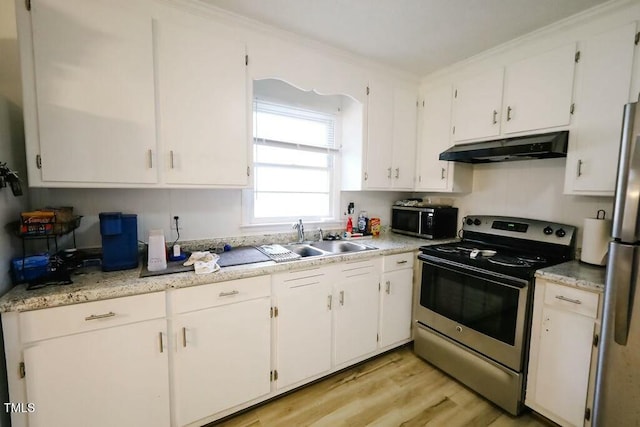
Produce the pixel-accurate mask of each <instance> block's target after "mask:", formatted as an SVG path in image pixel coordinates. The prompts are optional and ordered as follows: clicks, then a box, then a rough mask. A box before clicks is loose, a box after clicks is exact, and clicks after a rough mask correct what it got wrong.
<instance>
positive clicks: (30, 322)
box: [11, 293, 170, 427]
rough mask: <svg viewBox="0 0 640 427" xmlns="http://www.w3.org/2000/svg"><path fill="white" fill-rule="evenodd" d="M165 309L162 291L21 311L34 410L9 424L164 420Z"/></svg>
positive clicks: (142, 423) (110, 423)
mask: <svg viewBox="0 0 640 427" xmlns="http://www.w3.org/2000/svg"><path fill="white" fill-rule="evenodd" d="M165 315H166V312H165V299H164V293H155V294H148V295H141V296H135V297H126V298H117V299H113V300H105V301H98V302H92V303H86V304H78V305H71V306H65V307H57V308H50V309H44V310H36V311H30V312H25V313H21V314H20V315H19V328H20V333H21V335H22V341H23V343H24V344H23V345H24V349H23V357H24V359H23V360H24V371H25V373H26V375H25V377H24V381H25V383H26V384H25V386H26V396H25V398H26V400H25V402H29V403H32V404H33V405H34V406H33V409H34V411H33V412H31V413H28V415H27V418H28V421H27V420H25V419H18V418H15V419H14V420H13V425H15V426H17V425H27V424H28V425H29V426H32V427H33V426H69V427H73V426H79V427H82V426H89V425H90V426H105V427H109V426H149V427H156V426H169V422H170V417H169V375H168V360H167V354H168V347H167V341H166V327H167V323H166V320H165ZM11 399H12V401H14V402H20V401H23V400H22V399H20V398H18V397H17V396H14V395H13V394H12V396H11Z"/></svg>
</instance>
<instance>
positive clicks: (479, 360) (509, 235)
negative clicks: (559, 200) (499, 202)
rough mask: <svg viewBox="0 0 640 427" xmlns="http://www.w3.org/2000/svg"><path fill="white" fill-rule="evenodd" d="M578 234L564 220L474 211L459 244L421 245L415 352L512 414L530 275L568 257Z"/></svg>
mask: <svg viewBox="0 0 640 427" xmlns="http://www.w3.org/2000/svg"><path fill="white" fill-rule="evenodd" d="M575 234H576V229H575V227H573V226H571V225H566V224H556V223H551V222H547V221H538V220H531V219H525V218H512V217H500V216H480V215H472V216H468V217H466V218H465V219H464V221H463V229H462V241H460V242H456V243H447V244H442V245H433V246H423V247H421V248H420V251H421V254H420V255H418V258H419V260H420V261H421V264H422V281H421V285H420V293H419V295H420V296H419V298H418V300H417V301H416V311H415V312H416V324H417V328H416V335H415V345H414V348H415V352H416V353H417V354H418V355H419V356H420V357H422V358H424V359H425V360H427V361H429V362H430V363H432V364H434V365H435V366H437V367H438V368H440V369H442V370H443V371H445V372H447V373H448V374H450V375H451V376H453V377H455V378H456V379H458V380H459V381H460V382H462V383H464V384H466V385H467V386H468V387H470V388H472V389H473V390H475V391H477V392H478V393H480V394H481V395H483V396H485V397H486V398H487V399H489V400H491V401H493V402H494V403H496V404H497V405H498V406H501V407H502V408H504V409H505V410H506V411H508V412H510V413H512V414H514V415H517V414H518V413H519V412H520V410H521V409H522V407H523V402H524V385H525V379H526V366H527V358H528V353H529V333H530V323H531V306H532V303H533V284H534V274H535V271H536V270H538V269H540V268H543V267H547V266H550V265H554V264H558V263H561V262H564V261H567V260H570V259H572V258H573V252H574V247H575V244H574V241H575Z"/></svg>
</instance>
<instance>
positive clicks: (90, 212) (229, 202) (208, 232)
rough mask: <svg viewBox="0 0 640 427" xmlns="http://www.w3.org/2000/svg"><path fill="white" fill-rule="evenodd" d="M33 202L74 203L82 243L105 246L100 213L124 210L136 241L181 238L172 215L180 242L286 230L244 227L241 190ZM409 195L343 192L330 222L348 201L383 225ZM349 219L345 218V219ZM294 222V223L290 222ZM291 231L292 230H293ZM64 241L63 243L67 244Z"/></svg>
mask: <svg viewBox="0 0 640 427" xmlns="http://www.w3.org/2000/svg"><path fill="white" fill-rule="evenodd" d="M29 194H30V198H31V206H32V207H34V208H35V207H42V206H73V207H74V212H75V213H77V214H78V215H83V218H82V223H81V225H80V228H79V229H78V230H77V232H76V242H77V245H78V247H96V246H100V245H101V238H100V224H99V219H98V214H99V213H100V212H114V211H116V212H118V211H119V212H125V213H135V214H137V215H138V239H140V240H143V241H146V239H147V234H148V230H150V229H155V228H160V229H163V230H164V231H165V236H166V239H167V241H173V240H174V239H175V238H176V237H177V236H176V233H175V231H174V230H169V225H170V221H171V218H172V216H173V215H178V216H179V217H180V240H181V241H184V240H200V239H216V238H226V237H235V236H251V235H256V234H259V235H264V234H271V233H279V232H283V231H284V232H286V231H289V230H290V229H287V228H286V227H284V229H280V230H271V229H270V230H268V231H265V230H264V229H260V228H254V227H243V226H242V206H241V199H242V192H241V190H197V189H196V190H191V189H189V190H187V189H185V190H160V189H158V190H155V189H154V190H144V189H42V188H38V189H36V188H33V189H31V191H30V193H29ZM403 197H406V193H398V192H343V193H342V195H341V201H340V215H341V222H340V223H337V224H336V223H332V224H328V225H327V227H326V228H327V229H329V230H333V229H335V228H336V226H341V223H342V219H343V218H342V217H344V216H343V215H342V214H343V213H344V212H345V211H346V208H347V205H348V204H349V202H354V204H355V209H356V211H355V216H357V214H358V212H360V211H361V210H365V211H367V213H368V215H369V216H377V217H380V219H381V221H382V224H383V225H388V224H389V222H390V220H391V208H390V207H391V204H392V203H393V202H394V201H395V200H398V199H401V198H403ZM344 221H345V223H346V217H344ZM292 225H293V224H292ZM291 231H293V230H291ZM306 232H307V233H308V234H309V237H314V238H315V236H316V235H317V234H318V225H317V224H309V225H308V226H307V227H306ZM63 243H64V242H63Z"/></svg>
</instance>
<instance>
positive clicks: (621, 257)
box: [606, 242, 637, 346]
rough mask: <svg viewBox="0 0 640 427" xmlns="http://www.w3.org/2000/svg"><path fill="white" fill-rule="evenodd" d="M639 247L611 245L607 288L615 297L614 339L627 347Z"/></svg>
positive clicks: (612, 243)
mask: <svg viewBox="0 0 640 427" xmlns="http://www.w3.org/2000/svg"><path fill="white" fill-rule="evenodd" d="M636 252H637V247H636V246H633V245H625V244H620V243H617V242H611V243H610V245H609V254H610V255H609V265H610V266H611V268H610V269H609V270H608V272H607V285H606V286H607V287H608V289H607V290H608V292H610V293H611V294H610V295H611V296H612V297H613V299H612V301H611V302H612V303H613V307H612V308H613V310H614V312H613V339H614V340H615V342H616V343H618V344H620V345H623V346H624V345H627V338H628V336H629V320H630V319H629V316H630V315H631V310H630V308H631V307H630V304H631V297H632V295H631V293H632V289H633V288H635V283H633V282H634V281H635V268H634V267H635V265H634V264H635V259H636Z"/></svg>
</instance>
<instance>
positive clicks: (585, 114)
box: [565, 23, 636, 195]
mask: <svg viewBox="0 0 640 427" xmlns="http://www.w3.org/2000/svg"><path fill="white" fill-rule="evenodd" d="M635 33H636V24H635V23H632V24H628V25H625V26H624V27H621V28H616V29H614V30H612V31H608V32H605V33H602V34H599V35H597V36H594V37H592V38H590V39H588V40H585V41H584V42H581V43H580V62H579V63H578V65H577V67H578V84H577V89H576V112H575V123H576V126H575V130H572V132H571V144H570V152H569V155H568V158H567V169H566V173H567V179H566V188H565V190H566V191H567V192H572V191H574V192H577V193H578V194H579V193H580V192H598V193H604V194H611V195H613V192H614V187H615V183H616V167H617V164H618V150H619V147H620V132H621V125H622V111H623V108H624V104H626V103H627V102H628V101H629V89H630V86H631V70H632V66H633V52H634V48H635V46H634V37H635Z"/></svg>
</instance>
